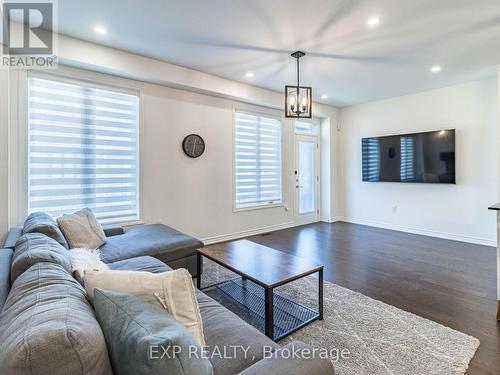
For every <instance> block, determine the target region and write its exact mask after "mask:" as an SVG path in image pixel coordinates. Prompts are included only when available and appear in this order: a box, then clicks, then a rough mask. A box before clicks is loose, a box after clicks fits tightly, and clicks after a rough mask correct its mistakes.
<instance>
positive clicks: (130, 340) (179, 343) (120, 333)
mask: <svg viewBox="0 0 500 375" xmlns="http://www.w3.org/2000/svg"><path fill="white" fill-rule="evenodd" d="M94 300H95V310H96V315H97V319H98V320H99V323H100V324H101V327H102V330H103V332H104V337H105V339H106V344H107V346H108V350H109V353H110V357H111V362H112V364H113V369H114V371H115V373H116V374H117V375H136V374H179V375H181V374H185V375H191V374H198V375H205V374H206V375H209V374H212V366H211V364H210V362H209V361H208V360H207V359H204V358H198V359H197V358H190V356H189V353H190V348H197V350H198V353H200V354H201V349H200V348H199V347H198V346H197V344H196V341H195V339H194V338H193V336H192V335H191V334H190V333H189V332H188V331H187V330H186V329H185V328H184V327H183V326H182V324H180V323H179V322H178V321H177V320H176V319H174V318H173V317H172V316H171V315H170V314H168V313H167V312H166V311H165V310H162V309H160V308H158V307H156V306H153V305H150V304H148V303H145V302H144V301H142V300H140V299H139V298H137V297H135V296H133V295H130V294H125V293H117V292H111V291H107V290H102V289H95V290H94ZM174 347H179V348H180V349H181V350H180V352H179V353H176V354H175V353H174V352H173V351H172V350H169V355H168V356H167V355H164V350H168V349H169V348H170V349H172V348H174Z"/></svg>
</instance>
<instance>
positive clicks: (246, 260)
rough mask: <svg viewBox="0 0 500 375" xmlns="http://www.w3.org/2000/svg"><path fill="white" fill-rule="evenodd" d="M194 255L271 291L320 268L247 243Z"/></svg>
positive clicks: (204, 250) (317, 265) (288, 255)
mask: <svg viewBox="0 0 500 375" xmlns="http://www.w3.org/2000/svg"><path fill="white" fill-rule="evenodd" d="M198 252H199V253H200V254H202V255H203V256H204V257H207V258H208V259H210V260H212V261H214V262H216V263H219V264H220V265H222V266H223V267H226V268H228V269H230V270H231V271H233V272H236V273H237V274H239V275H241V276H244V277H246V278H248V279H250V280H252V281H253V282H255V283H257V284H259V285H262V286H263V287H265V288H275V287H277V286H280V285H283V284H286V283H288V282H290V281H293V280H297V279H299V278H301V277H304V276H307V275H309V274H312V273H314V272H317V271H319V270H320V269H321V268H323V265H322V264H319V263H316V262H313V261H310V260H309V259H305V258H299V257H296V256H293V255H290V254H286V253H284V252H282V251H278V250H275V249H271V248H270V247H267V246H263V245H259V244H257V243H255V242H252V241H248V240H240V241H234V242H229V243H225V244H223V245H215V246H210V247H207V248H202V249H199V250H198Z"/></svg>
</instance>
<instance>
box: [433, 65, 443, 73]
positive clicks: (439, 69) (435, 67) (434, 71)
mask: <svg viewBox="0 0 500 375" xmlns="http://www.w3.org/2000/svg"><path fill="white" fill-rule="evenodd" d="M440 71H441V67H440V66H439V65H434V66H433V67H432V68H431V72H432V73H439V72H440Z"/></svg>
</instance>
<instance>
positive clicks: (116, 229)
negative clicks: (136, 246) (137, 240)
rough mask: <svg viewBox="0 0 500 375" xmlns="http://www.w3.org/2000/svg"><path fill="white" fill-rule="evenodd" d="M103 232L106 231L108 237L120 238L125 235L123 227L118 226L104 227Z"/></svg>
mask: <svg viewBox="0 0 500 375" xmlns="http://www.w3.org/2000/svg"><path fill="white" fill-rule="evenodd" d="M102 230H103V231H104V234H105V235H106V237H112V236H118V235H120V234H123V233H125V231H124V230H123V227H122V226H121V225H118V224H108V225H103V226H102Z"/></svg>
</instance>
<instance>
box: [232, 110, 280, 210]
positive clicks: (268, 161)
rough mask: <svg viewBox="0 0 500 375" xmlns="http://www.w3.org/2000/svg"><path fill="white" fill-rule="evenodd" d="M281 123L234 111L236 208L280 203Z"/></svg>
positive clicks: (269, 118)
mask: <svg viewBox="0 0 500 375" xmlns="http://www.w3.org/2000/svg"><path fill="white" fill-rule="evenodd" d="M281 178H282V173H281V122H280V121H279V120H278V119H276V118H272V117H266V116H262V115H259V114H252V113H248V112H240V111H237V112H236V113H235V207H236V208H237V209H242V208H248V207H259V206H269V205H275V204H280V203H282V191H281V190H282V189H281Z"/></svg>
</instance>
